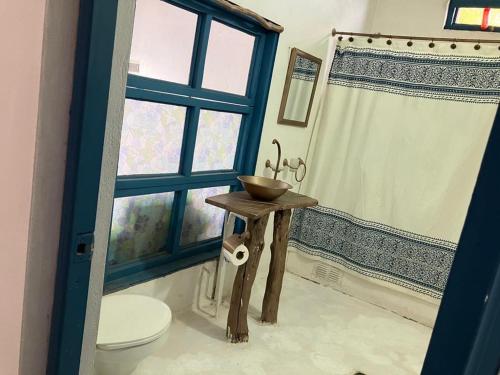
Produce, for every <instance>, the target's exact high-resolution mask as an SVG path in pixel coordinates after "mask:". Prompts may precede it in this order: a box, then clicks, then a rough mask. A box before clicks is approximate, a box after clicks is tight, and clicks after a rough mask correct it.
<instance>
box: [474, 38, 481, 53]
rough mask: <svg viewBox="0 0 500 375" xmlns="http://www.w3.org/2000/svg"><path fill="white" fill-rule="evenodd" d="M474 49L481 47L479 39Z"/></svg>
mask: <svg viewBox="0 0 500 375" xmlns="http://www.w3.org/2000/svg"><path fill="white" fill-rule="evenodd" d="M474 49H475V50H476V51H477V50H479V49H481V45H480V44H479V40H478V41H477V44H476V45H475V46H474Z"/></svg>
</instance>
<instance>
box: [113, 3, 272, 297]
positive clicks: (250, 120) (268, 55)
mask: <svg viewBox="0 0 500 375" xmlns="http://www.w3.org/2000/svg"><path fill="white" fill-rule="evenodd" d="M277 40H278V35H277V34H276V33H275V32H271V31H268V30H264V29H263V28H262V27H261V26H259V25H258V24H257V23H254V22H252V21H251V20H248V19H243V18H240V17H239V16H236V15H233V14H230V13H227V12H226V11H224V10H222V9H220V8H218V7H217V5H216V4H214V3H213V2H211V1H199V0H184V1H180V0H169V1H163V0H137V3H136V10H135V18H134V28H133V37H132V46H131V54H130V64H129V74H128V79H127V88H126V98H125V106H124V115H123V124H122V134H121V141H120V155H119V161H118V171H117V179H116V186H115V199H114V205H113V215H112V223H111V231H110V238H109V247H108V256H107V267H106V283H105V288H106V289H107V290H108V291H109V290H115V289H119V288H121V287H125V286H127V285H129V284H134V283H138V282H142V281H146V280H148V279H151V278H154V277H159V276H162V275H165V274H168V273H170V272H173V271H175V270H178V269H181V268H185V267H188V266H190V265H194V264H196V263H200V262H203V261H205V260H208V259H211V258H214V257H216V256H217V255H218V253H219V252H220V247H221V243H222V239H221V235H222V226H223V221H224V212H223V211H222V210H220V209H218V208H216V207H213V206H209V205H207V204H206V203H205V198H207V197H209V196H212V195H217V194H223V193H227V192H229V191H231V190H235V189H239V188H240V187H239V185H238V181H237V179H236V177H237V176H239V175H241V174H253V173H254V170H255V163H256V156H257V151H258V146H259V143H260V135H261V131H262V123H263V119H264V111H265V105H266V102H267V95H268V90H269V84H270V79H271V73H272V66H273V64H274V56H275V52H276V45H277Z"/></svg>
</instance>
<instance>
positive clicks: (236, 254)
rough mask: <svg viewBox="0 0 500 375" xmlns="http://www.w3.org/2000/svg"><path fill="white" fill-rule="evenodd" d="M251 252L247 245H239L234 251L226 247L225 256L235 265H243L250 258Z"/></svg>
mask: <svg viewBox="0 0 500 375" xmlns="http://www.w3.org/2000/svg"><path fill="white" fill-rule="evenodd" d="M249 255H250V253H249V252H248V249H247V247H246V246H245V245H239V246H237V247H236V249H234V251H233V252H230V251H229V250H227V249H225V248H224V258H226V260H227V261H228V262H231V263H232V264H234V265H235V266H241V265H242V264H245V262H246V261H247V260H248V256H249Z"/></svg>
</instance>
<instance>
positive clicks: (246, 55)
mask: <svg viewBox="0 0 500 375" xmlns="http://www.w3.org/2000/svg"><path fill="white" fill-rule="evenodd" d="M254 42H255V37H253V36H252V35H249V34H246V33H244V32H242V31H239V30H236V29H234V28H232V27H229V26H226V25H223V24H221V23H219V22H216V21H213V22H212V25H211V28H210V36H209V39H208V49H207V58H206V61H205V71H204V73H203V84H202V86H203V87H205V88H208V89H212V90H218V91H224V92H230V93H233V94H239V95H245V93H246V89H247V81H248V74H249V71H250V64H251V62H252V52H253V45H254Z"/></svg>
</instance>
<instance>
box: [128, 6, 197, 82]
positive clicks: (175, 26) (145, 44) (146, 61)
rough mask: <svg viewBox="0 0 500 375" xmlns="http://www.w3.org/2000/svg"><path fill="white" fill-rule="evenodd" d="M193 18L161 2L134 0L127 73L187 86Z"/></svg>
mask: <svg viewBox="0 0 500 375" xmlns="http://www.w3.org/2000/svg"><path fill="white" fill-rule="evenodd" d="M197 18H198V16H197V15H196V14H195V13H191V12H188V11H186V10H184V9H181V8H179V7H176V6H174V5H171V4H168V3H166V2H164V1H161V0H137V5H136V9H135V19H134V32H133V36H132V49H131V52H130V63H131V64H130V66H129V72H130V73H133V74H138V75H141V76H145V77H151V78H156V79H161V80H164V81H171V82H178V83H184V84H187V83H188V82H189V71H190V67H191V57H192V54H193V46H194V38H195V34H196V24H197Z"/></svg>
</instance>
